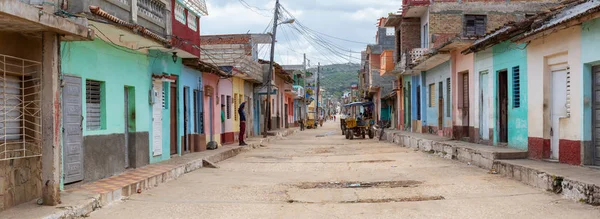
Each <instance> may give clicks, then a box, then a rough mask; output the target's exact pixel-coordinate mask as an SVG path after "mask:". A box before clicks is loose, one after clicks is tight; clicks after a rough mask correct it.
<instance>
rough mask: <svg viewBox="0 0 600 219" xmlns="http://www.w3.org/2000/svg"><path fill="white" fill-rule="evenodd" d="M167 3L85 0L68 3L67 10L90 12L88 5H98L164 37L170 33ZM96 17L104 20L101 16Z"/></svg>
mask: <svg viewBox="0 0 600 219" xmlns="http://www.w3.org/2000/svg"><path fill="white" fill-rule="evenodd" d="M168 5H170V3H169V1H168V0H86V1H80V2H79V1H78V2H77V3H76V4H75V3H72V4H69V10H68V12H69V13H71V14H80V13H91V10H90V6H98V7H100V9H102V10H103V11H105V12H106V13H108V14H109V15H112V16H114V17H116V18H118V19H120V20H122V21H124V22H127V23H132V24H137V25H140V26H142V27H144V28H146V29H148V30H150V31H151V32H152V33H154V34H158V35H160V36H161V37H163V38H166V36H167V35H170V34H171V30H170V28H167V21H168V20H169V19H168V18H169V16H170V15H171V9H169V7H167V6H168ZM134 11H135V13H133V12H134ZM96 18H100V19H102V20H106V18H103V17H102V16H99V17H96ZM113 22H114V21H113Z"/></svg>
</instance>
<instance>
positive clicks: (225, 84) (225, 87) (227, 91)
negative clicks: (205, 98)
mask: <svg viewBox="0 0 600 219" xmlns="http://www.w3.org/2000/svg"><path fill="white" fill-rule="evenodd" d="M217 89H218V91H219V92H217V93H218V97H219V107H218V108H217V110H216V112H218V115H219V122H221V105H225V123H224V124H225V133H228V132H233V116H234V113H235V112H236V110H235V106H233V79H219V84H218V87H217ZM221 96H223V98H222V99H221ZM227 96H231V102H232V104H231V109H230V110H231V117H230V118H229V119H228V118H227ZM221 128H222V127H221ZM221 130H222V129H221ZM221 134H223V133H221Z"/></svg>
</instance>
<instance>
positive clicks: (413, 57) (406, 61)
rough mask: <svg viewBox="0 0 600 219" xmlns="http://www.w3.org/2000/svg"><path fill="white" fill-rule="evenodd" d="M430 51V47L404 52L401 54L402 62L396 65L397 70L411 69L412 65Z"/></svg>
mask: <svg viewBox="0 0 600 219" xmlns="http://www.w3.org/2000/svg"><path fill="white" fill-rule="evenodd" d="M427 53H429V48H415V49H412V50H409V51H407V52H403V53H402V56H400V62H398V64H397V65H396V70H398V71H405V70H410V68H411V67H412V66H414V65H415V64H417V62H418V61H419V60H420V59H422V58H423V57H424V56H425V55H427Z"/></svg>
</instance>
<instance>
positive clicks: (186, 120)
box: [181, 87, 190, 152]
mask: <svg viewBox="0 0 600 219" xmlns="http://www.w3.org/2000/svg"><path fill="white" fill-rule="evenodd" d="M189 126H190V88H189V87H184V88H183V142H181V143H182V144H183V150H184V151H185V152H189V151H190V139H189V134H190V127H189Z"/></svg>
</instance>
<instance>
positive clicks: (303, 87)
mask: <svg viewBox="0 0 600 219" xmlns="http://www.w3.org/2000/svg"><path fill="white" fill-rule="evenodd" d="M302 64H303V65H304V75H303V78H302V90H304V94H303V95H304V96H303V97H302V99H301V100H302V112H301V114H302V118H301V119H302V122H304V119H307V118H308V113H307V112H308V109H307V108H306V75H307V74H306V53H304V62H303V63H302Z"/></svg>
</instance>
